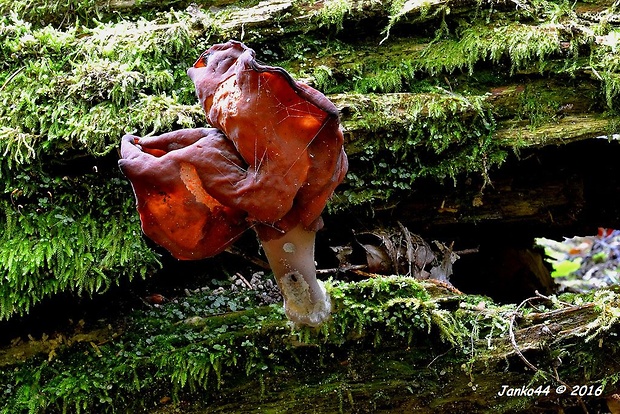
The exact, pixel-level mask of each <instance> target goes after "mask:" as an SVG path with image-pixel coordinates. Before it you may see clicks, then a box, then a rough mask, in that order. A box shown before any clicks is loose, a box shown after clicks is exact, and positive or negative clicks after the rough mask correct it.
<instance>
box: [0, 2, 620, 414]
mask: <svg viewBox="0 0 620 414" xmlns="http://www.w3.org/2000/svg"><path fill="white" fill-rule="evenodd" d="M193 3H196V4H193ZM0 10H1V11H2V17H0V40H1V42H0V45H1V46H0V56H1V57H2V60H1V62H2V63H0V100H1V102H2V105H1V106H0V190H1V192H2V197H1V198H0V224H1V226H2V231H1V232H0V319H1V320H6V319H14V318H16V317H17V316H20V315H25V314H27V313H29V312H30V311H31V310H32V309H33V308H35V307H36V306H38V305H39V304H40V303H41V302H43V301H45V300H47V299H48V298H50V297H54V296H60V295H67V294H68V295H75V296H87V295H93V294H99V293H102V292H105V291H106V290H107V289H109V288H110V287H111V286H114V285H116V284H121V285H123V284H127V283H128V282H129V281H131V280H133V279H135V278H146V277H149V276H150V275H151V274H152V273H154V272H155V270H156V269H157V268H158V267H159V266H160V262H161V260H160V259H161V257H160V256H159V255H158V254H157V253H155V252H154V251H153V250H152V249H151V248H150V247H149V246H147V244H146V243H145V241H144V240H143V239H142V238H141V234H140V228H139V222H138V217H137V214H136V213H135V209H134V206H133V196H132V194H131V189H130V186H129V183H128V182H127V181H126V180H125V179H124V178H123V177H122V176H121V174H120V172H119V171H118V169H117V166H116V161H117V154H116V148H117V146H118V140H119V137H120V136H121V135H122V134H123V133H125V132H133V133H136V134H139V135H147V134H158V133H162V132H166V131H168V130H172V129H178V128H182V127H193V126H200V125H204V122H205V120H204V116H203V114H202V113H201V109H200V107H199V106H198V105H197V104H196V99H195V96H194V92H193V90H192V86H191V82H190V81H189V80H188V79H187V78H186V74H185V70H186V68H187V67H188V66H190V65H191V64H192V63H193V62H194V61H195V59H196V57H197V56H198V54H199V53H200V52H201V51H202V50H204V49H206V47H207V46H208V45H210V44H213V43H216V42H221V41H225V40H228V39H229V38H238V39H241V40H243V41H244V42H246V43H247V44H248V45H249V46H250V47H252V48H254V49H255V50H256V51H257V57H258V58H259V59H260V60H262V61H264V62H266V63H268V64H271V65H279V66H282V67H284V68H286V69H287V70H289V71H290V72H291V73H292V74H293V75H294V76H295V77H296V78H298V79H302V80H305V81H306V82H308V83H310V84H312V85H313V86H315V87H317V88H318V89H320V90H322V91H323V92H325V93H326V94H328V96H329V97H330V98H331V99H332V100H333V101H334V102H335V103H336V104H337V105H338V107H339V109H340V110H341V115H342V120H343V124H344V128H345V132H346V137H347V143H346V145H347V151H348V153H349V154H350V165H351V168H350V173H349V175H348V178H347V180H346V182H345V184H344V185H342V186H341V187H340V188H339V190H338V191H337V193H336V195H335V196H334V198H333V200H332V202H331V204H330V208H329V215H331V218H332V219H334V221H337V220H336V219H337V218H338V217H342V216H344V215H346V216H356V217H360V218H362V219H363V218H364V217H367V218H368V221H369V222H371V220H375V218H377V217H379V216H381V218H384V219H385V217H386V216H390V218H391V219H392V220H394V219H395V218H396V219H398V220H401V221H404V222H406V223H407V224H415V225H416V228H430V227H434V228H439V227H443V228H445V227H448V226H454V227H453V228H455V229H457V230H455V231H456V232H458V233H463V232H462V231H461V229H462V227H459V226H458V225H477V226H478V225H480V223H492V224H493V225H496V223H498V222H502V223H508V222H511V221H513V222H518V223H525V222H527V223H529V222H531V221H532V220H533V221H534V222H535V223H537V224H540V223H543V222H548V221H550V222H552V223H555V224H556V225H558V226H562V225H563V224H565V223H574V222H575V221H577V220H579V219H580V217H581V216H580V214H581V212H582V211H584V210H588V203H589V201H590V200H591V197H592V194H594V195H595V196H596V197H597V198H598V199H599V200H598V204H596V205H597V206H603V205H604V204H605V202H606V198H605V197H606V192H612V193H613V191H615V190H616V189H617V180H616V181H613V179H610V178H609V177H612V178H613V177H615V176H617V170H615V169H613V163H610V162H606V161H605V162H601V163H598V164H597V163H596V162H595V163H594V164H595V165H596V168H579V166H580V165H575V162H574V159H573V158H571V159H570V160H568V161H567V162H566V164H561V165H560V164H552V165H553V168H554V171H553V174H551V173H550V174H549V175H547V174H542V173H541V174H540V175H536V174H532V175H527V174H524V175H525V176H526V178H527V180H524V179H523V176H522V175H521V173H522V172H523V171H524V170H525V171H529V169H530V167H531V166H532V165H533V161H527V160H531V158H528V157H530V156H538V154H542V152H539V151H543V150H545V151H547V152H546V153H545V154H547V155H545V159H546V160H547V161H548V160H549V158H553V154H556V151H558V152H557V153H559V151H562V149H563V148H565V147H566V144H567V143H571V145H581V144H580V143H593V142H594V141H593V139H594V138H596V137H599V136H606V137H609V138H613V137H614V136H617V134H618V133H619V132H620V131H619V122H618V110H619V108H620V101H619V96H620V47H619V45H620V42H619V40H618V39H619V35H618V33H619V31H620V17H619V14H618V6H617V4H613V2H612V1H608V0H597V1H595V2H588V3H579V2H578V3H575V4H569V3H557V2H552V1H544V0H532V1H525V2H523V1H501V2H486V3H485V2H478V1H469V0H465V1H463V0H456V1H424V2H422V1H396V0H395V1H387V2H376V1H347V0H329V1H321V2H310V1H284V0H265V1H247V2H243V3H238V2H231V1H228V0H222V1H198V2H189V1H164V2H155V1H150V0H145V1H100V0H83V1H82V0H80V1H68V2H57V1H48V0H36V1H21V0H17V1H11V2H8V1H0ZM598 141H600V140H597V142H598ZM609 145H614V143H610V144H609ZM578 148H584V147H582V146H579V147H578ZM597 151H598V150H597ZM601 153H604V154H606V155H607V154H613V153H612V152H609V153H607V152H606V151H605V150H602V151H601ZM514 154H516V155H514ZM549 154H551V155H549ZM562 154H564V155H565V153H564V152H562ZM588 154H590V153H589V152H588ZM521 155H523V160H519V161H514V163H516V164H519V165H522V166H523V168H524V170H517V171H518V172H519V173H520V174H517V175H516V176H513V177H509V176H507V175H506V174H505V173H504V170H503V169H502V168H501V167H502V166H504V165H505V164H504V162H505V161H506V159H511V160H515V159H517V158H519V156H521ZM541 157H542V155H541ZM592 159H596V160H598V159H599V158H598V157H597V156H596V155H595V156H594V157H593V158H592ZM569 161H570V162H569ZM569 164H570V168H568V167H569ZM601 170H604V172H605V174H606V177H607V178H605V179H600V178H599V176H600V171H601ZM510 171H513V170H510ZM535 171H536V172H539V171H540V170H535ZM545 172H549V171H545ZM565 172H566V174H565ZM586 172H587V173H586ZM569 173H570V174H569ZM507 174H508V175H509V174H510V172H508V173H507ZM562 174H564V175H565V176H562ZM597 174H598V175H597ZM601 180H603V181H605V180H607V181H605V182H606V183H608V184H606V185H604V186H602V185H601V184H600V181H601ZM610 180H611V182H610ZM614 186H615V187H614ZM607 201H608V200H607ZM607 204H609V203H607ZM597 210H598V209H597ZM382 212H385V213H386V214H383V215H382ZM596 214H598V216H599V217H603V219H604V220H608V221H607V222H608V223H617V215H616V214H615V210H609V209H606V208H601V209H600V211H596ZM329 219H330V217H328V220H329ZM614 220H615V221H614ZM328 229H329V227H328ZM477 229H479V227H477ZM468 234H469V233H468ZM467 277H475V275H472V276H470V275H467ZM364 283H366V284H364ZM364 283H361V284H351V285H347V284H340V282H333V283H332V293H333V294H334V295H335V297H336V300H337V301H338V303H339V304H340V308H339V311H340V312H339V313H337V314H336V315H335V317H334V320H333V321H332V323H331V324H330V325H328V326H327V327H325V328H324V329H323V330H322V331H321V332H309V331H298V330H293V331H291V330H290V327H288V326H287V325H286V323H285V321H284V319H283V315H282V313H281V311H279V308H277V307H274V308H256V307H253V306H247V307H245V305H243V306H241V305H239V304H237V305H236V306H237V307H238V309H236V311H235V312H232V311H233V309H230V308H226V310H225V311H224V314H223V315H219V316H213V315H212V313H217V312H219V311H218V310H216V309H215V308H216V307H215V306H214V305H213V303H219V302H217V301H216V298H212V297H206V298H200V301H203V302H201V303H204V302H206V303H208V304H209V305H208V307H209V309H210V310H208V311H206V313H200V312H199V311H194V310H188V309H186V307H185V305H184V304H183V302H182V301H181V302H178V303H174V304H170V305H169V306H165V307H161V308H156V309H152V310H150V311H146V312H144V313H143V314H142V315H134V316H132V321H133V322H131V323H130V326H122V327H118V328H117V327H114V329H112V330H107V331H106V329H103V330H102V331H96V332H98V333H97V334H93V335H92V336H85V337H83V338H82V339H83V340H77V339H75V338H74V340H72V339H67V340H65V339H59V338H58V337H54V338H53V340H55V341H56V342H54V343H50V342H49V341H45V340H40V339H39V344H38V346H40V347H37V346H33V348H34V349H33V350H31V351H28V352H27V351H25V350H24V354H23V356H24V358H25V357H26V356H30V355H31V354H32V353H35V354H37V355H38V356H35V357H30V358H27V360H26V361H25V362H23V363H17V362H15V361H13V362H11V359H15V358H19V355H17V354H10V355H9V354H7V353H5V354H4V355H5V356H6V358H5V359H3V361H5V363H6V364H7V365H4V366H5V368H4V369H2V373H1V375H2V378H3V379H2V382H3V385H5V384H10V387H8V388H6V387H5V388H3V389H4V390H5V391H4V392H5V394H4V395H5V397H6V400H5V402H4V406H3V408H2V410H3V412H22V411H29V412H43V411H46V412H54V411H63V410H66V411H76V412H80V411H82V412H84V411H88V409H90V408H92V407H95V408H93V409H97V410H98V409H102V410H108V411H110V412H111V411H117V412H118V411H119V410H123V409H128V407H131V408H136V409H137V408H143V409H145V410H148V409H151V408H152V407H153V405H156V404H157V402H158V401H164V402H165V401H168V400H167V398H172V399H175V398H176V399H178V401H177V402H181V401H182V402H183V404H186V403H190V402H192V401H197V402H200V403H205V402H207V403H208V404H209V405H208V408H207V410H208V411H209V410H212V411H217V410H220V411H224V410H231V409H232V407H235V409H239V410H245V409H247V406H245V407H244V406H240V403H239V400H241V399H244V400H245V401H247V402H248V403H247V404H250V403H251V404H261V405H262V406H264V407H266V408H274V409H279V408H282V409H283V410H289V411H294V410H297V411H299V410H300V407H301V408H306V407H308V406H312V404H318V401H320V403H321V404H322V405H321V407H322V409H323V408H324V409H325V410H331V411H357V412H364V411H381V410H384V411H387V410H394V409H402V410H403V411H411V410H419V411H420V412H424V410H426V411H430V410H433V411H437V410H440V411H441V410H445V411H450V412H458V411H459V410H460V411H461V412H472V411H478V412H483V411H485V410H490V408H488V406H489V404H490V402H494V403H496V405H497V406H498V407H499V409H501V410H500V411H494V412H516V411H519V410H520V409H524V408H528V407H529V408H531V407H532V406H533V404H537V405H539V406H541V407H543V408H549V409H550V410H552V409H553V408H552V407H554V406H560V407H569V406H573V405H579V404H582V402H580V401H581V400H585V403H584V404H586V405H588V407H597V404H599V405H601V404H604V402H603V401H602V400H601V398H602V397H603V396H605V395H608V394H609V393H612V392H614V391H615V390H614V387H615V386H616V384H617V374H616V373H617V372H618V367H617V366H616V365H617V364H616V362H615V360H616V359H617V358H609V356H614V357H615V356H616V355H617V349H616V346H615V345H614V343H613V341H611V339H613V338H614V337H615V335H616V334H617V331H618V329H617V321H616V318H617V316H616V315H615V313H614V312H615V311H614V309H615V308H614V306H612V305H614V304H617V298H616V293H615V292H613V291H602V292H600V293H598V294H597V296H594V295H593V296H591V297H581V298H579V297H572V298H563V299H562V300H563V301H564V302H566V303H568V304H569V305H566V304H562V303H560V302H557V301H547V300H543V299H540V298H539V299H536V301H540V302H544V303H543V305H544V306H545V309H544V312H543V311H542V310H540V309H539V310H538V311H536V313H535V314H531V312H532V310H531V309H530V308H528V307H527V306H526V307H524V308H523V309H522V310H524V311H525V310H526V308H527V309H528V312H530V313H528V312H516V311H515V309H514V308H515V307H514V305H513V306H512V307H510V306H504V307H501V306H494V305H492V304H491V302H490V301H488V300H487V299H481V298H479V297H471V296H460V295H456V294H454V293H453V292H448V291H442V290H441V289H439V290H438V289H436V288H434V287H432V286H430V285H428V284H421V285H419V284H415V285H414V284H412V283H410V282H409V281H408V280H404V279H399V278H394V279H386V281H383V280H376V281H369V282H364ZM364 289H370V292H371V293H368V292H367V294H368V295H371V296H372V295H376V296H372V297H375V298H378V297H381V298H382V299H381V300H379V301H378V302H377V303H370V304H369V299H368V297H363V294H362V293H360V292H362V291H364ZM373 289H375V290H373ZM429 291H430V292H429ZM339 295H340V296H339ZM360 295H362V296H360ZM419 295H422V297H420V296H419ZM388 296H389V299H388V298H387V297H388ZM392 299H398V300H392ZM230 301H231V303H236V302H234V299H230ZM189 302H191V300H190V301H189ZM189 302H188V303H189ZM482 302H484V303H485V305H481V303H482ZM592 304H594V305H592ZM188 306H190V307H192V306H193V307H194V308H196V306H198V305H196V304H194V305H191V303H190V304H189V305H188ZM222 306H224V305H222ZM220 310H221V309H220ZM547 311H548V312H547ZM231 312H232V313H231ZM356 312H357V313H356ZM515 312H516V313H515ZM181 314H182V315H183V317H180V316H179V315H181ZM197 314H199V317H198V318H194V316H196V315H197ZM370 314H372V315H374V316H373V317H372V318H371V317H369V316H368V315H370ZM175 315H176V316H175ZM373 318H374V319H373ZM511 318H512V319H511ZM162 320H165V321H167V322H166V323H163V324H162V322H161V321H162ZM510 320H513V321H514V322H515V325H514V326H513V327H514V332H513V333H514V341H512V342H511V341H510V338H509V337H510V335H508V334H509V331H510V329H509V328H508V327H509V326H510V325H509V324H508V322H509V321H510ZM240 321H242V322H243V323H242V322H240ZM242 325H243V326H242ZM145 326H146V327H150V328H151V329H153V333H149V332H147V331H145V328H144V327H145ZM224 326H226V327H227V328H226V329H224V328H223V327H224ZM548 331H550V332H551V334H548ZM105 332H107V334H109V336H108V337H106V338H104V336H105V335H106V334H105ZM119 335H120V336H119ZM37 339H38V338H37ZM514 343H516V344H517V346H516V347H515V345H514ZM28 344H29V346H30V345H34V342H33V341H30V342H29V343H28ZM302 344H306V345H307V344H309V345H308V346H302ZM216 345H217V346H216ZM516 349H519V350H520V352H521V353H522V354H523V355H522V356H523V358H522V357H521V356H519V354H518V352H517V351H516ZM379 351H380V352H379ZM7 352H8V351H7ZM37 352H41V353H40V354H38V353H37ZM138 352H140V354H138ZM7 355H8V356H7ZM121 358H122V359H123V363H122V364H121V363H120V362H119V359H121ZM558 358H559V359H561V360H562V362H561V363H558ZM317 359H318V360H320V361H321V364H319V366H318V367H317V368H312V367H310V368H308V366H309V365H311V362H312V363H313V362H314V361H315V360H317ZM524 359H525V360H527V361H529V362H530V363H531V364H532V365H533V366H535V367H536V368H537V369H538V371H536V373H534V372H533V371H531V370H528V369H525V368H524V366H526V365H527V364H526V363H525V361H524ZM253 364H254V365H253ZM605 364H607V365H605ZM84 367H89V368H91V369H92V370H91V371H90V372H87V371H84V370H83V369H84ZM576 367H580V368H581V369H580V370H577V369H576ZM556 370H557V373H556ZM94 373H96V375H95V374H94ZM245 374H247V375H249V378H248V379H247V380H245V379H244V378H245ZM111 378H113V380H112V379H111ZM563 382H566V383H567V384H569V385H587V386H592V387H594V388H593V390H596V389H598V387H599V386H602V387H603V388H602V389H603V391H604V393H603V395H598V396H595V395H589V396H588V397H589V398H585V399H584V398H581V400H580V399H579V398H576V397H575V398H572V397H569V396H567V395H563V396H558V395H555V394H553V390H554V389H555V388H556V387H557V386H560V385H562V383H563ZM498 383H505V384H506V385H509V386H515V387H521V386H523V385H528V384H536V385H538V384H540V385H546V384H549V385H551V390H552V392H551V393H550V394H548V395H545V396H543V395H538V396H537V398H533V397H531V396H529V397H528V396H526V397H519V398H517V397H514V398H513V397H511V398H500V396H498V395H497V393H498V392H500V391H501V389H499V388H498ZM212 385H218V386H219V387H220V390H225V392H222V391H216V390H215V389H214V388H216V387H212ZM528 386H529V385H528ZM56 390H62V392H61V393H60V394H58V393H56ZM257 390H261V391H260V392H257ZM123 395H126V397H122V396H123ZM290 395H294V396H295V397H296V400H297V401H298V402H296V403H295V402H292V403H291V402H290ZM118 396H121V397H118ZM137 396H139V397H140V398H137ZM287 396H288V397H289V400H288V401H289V402H285V401H284V399H285V398H287ZM577 397H578V396H577ZM590 397H591V398H590ZM594 397H596V398H594ZM289 404H290V406H289ZM84 407H88V409H87V408H84ZM188 409H189V408H188ZM196 409H198V408H196ZM170 410H174V409H170Z"/></svg>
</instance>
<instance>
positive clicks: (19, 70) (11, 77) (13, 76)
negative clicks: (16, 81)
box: [0, 66, 26, 92]
mask: <svg viewBox="0 0 620 414" xmlns="http://www.w3.org/2000/svg"><path fill="white" fill-rule="evenodd" d="M24 69H26V67H25V66H22V67H21V68H19V69H17V70H16V71H15V72H13V73H12V74H11V76H9V77H8V78H6V80H5V81H4V83H3V84H2V86H0V92H2V91H3V90H4V88H5V87H6V85H8V84H9V82H10V81H12V80H13V78H15V77H16V76H17V75H19V72H21V71H22V70H24Z"/></svg>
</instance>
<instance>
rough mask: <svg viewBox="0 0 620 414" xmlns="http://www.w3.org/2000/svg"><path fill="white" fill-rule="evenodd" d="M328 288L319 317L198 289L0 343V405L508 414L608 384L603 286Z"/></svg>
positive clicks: (587, 396)
mask: <svg viewBox="0 0 620 414" xmlns="http://www.w3.org/2000/svg"><path fill="white" fill-rule="evenodd" d="M328 290H329V292H330V294H331V295H332V298H333V299H334V304H335V310H336V311H335V313H334V314H333V318H332V320H331V321H329V322H328V323H327V324H326V325H324V326H322V327H321V329H320V330H312V329H298V328H292V327H291V326H289V325H288V324H287V322H286V320H285V317H284V315H283V312H282V310H281V308H280V306H279V305H277V306H271V307H266V308H261V307H258V308H257V307H254V305H253V304H252V300H253V299H252V298H253V297H254V296H253V295H254V293H253V292H248V291H246V292H242V293H241V294H231V293H229V294H224V295H222V294H221V293H220V294H218V295H215V294H214V293H212V292H208V293H203V294H201V295H195V296H189V297H186V298H179V299H177V300H174V301H173V302H170V303H168V304H164V305H162V306H160V307H156V308H151V309H149V310H145V311H141V312H136V313H134V314H133V315H132V316H131V319H130V320H129V321H128V323H127V324H126V325H125V327H124V328H122V330H118V329H111V328H104V329H99V330H95V331H93V332H92V333H90V334H89V333H83V332H80V333H79V334H78V335H75V336H71V335H67V336H66V337H54V338H44V339H42V340H40V341H34V340H33V341H29V342H26V343H25V344H24V345H22V347H23V348H24V349H29V350H31V349H32V348H34V347H35V346H37V344H42V343H48V344H49V346H48V347H44V346H41V345H38V346H39V352H41V353H42V355H40V356H38V357H30V358H28V359H27V360H26V361H25V362H16V361H14V360H13V362H11V361H10V360H8V359H7V358H5V356H6V353H7V351H2V356H3V358H0V360H2V361H3V362H2V367H0V378H1V379H2V381H3V383H5V384H11V385H10V386H9V387H8V388H5V391H4V399H3V401H2V404H1V405H0V412H6V413H9V412H10V413H15V412H21V411H23V410H25V409H26V408H27V407H29V409H30V412H60V411H63V410H65V409H66V410H68V411H70V412H101V413H105V412H118V411H119V410H122V411H125V410H129V411H133V412H135V410H137V409H143V410H148V411H150V412H153V413H159V412H162V413H165V412H171V411H172V412H174V410H173V409H172V410H171V408H170V407H167V404H169V403H170V402H171V401H176V404H180V406H181V407H183V412H187V413H189V412H195V413H198V412H246V411H253V410H254V409H256V407H261V410H269V409H273V410H275V411H277V412H300V411H307V410H308V409H312V410H315V411H319V412H390V411H391V412H394V411H398V412H405V411H410V410H415V411H416V412H431V411H434V412H437V411H440V412H455V413H457V412H458V413H466V412H480V413H482V412H489V413H490V412H493V413H509V412H517V411H522V410H526V409H530V408H533V407H537V408H538V409H550V410H551V409H553V407H563V408H565V409H568V408H570V407H574V406H588V407H598V406H600V405H601V404H604V401H605V400H604V398H605V397H606V396H608V395H610V394H612V393H614V392H615V390H616V389H617V386H618V379H619V378H618V374H617V373H618V372H620V366H618V364H617V362H616V361H617V359H618V358H617V354H618V347H617V344H616V342H617V341H616V339H615V338H616V335H617V334H618V321H619V319H620V315H619V314H618V312H617V307H618V301H619V300H620V299H619V297H618V294H617V293H616V292H614V291H613V290H604V291H600V292H597V293H595V294H592V295H585V296H583V295H582V296H578V295H572V296H569V295H564V296H561V297H544V296H535V297H533V298H531V299H529V300H528V301H527V302H524V303H522V304H521V305H520V306H518V307H517V306H515V305H507V306H497V305H495V304H493V302H492V301H491V300H490V299H488V298H484V297H480V296H469V295H462V294H459V293H458V292H455V291H454V290H450V289H446V288H445V287H443V286H442V285H438V284H435V283H430V282H420V281H416V280H414V279H411V278H404V277H377V278H375V279H369V280H365V281H361V282H355V283H342V282H335V281H334V282H331V283H330V284H328ZM13 352H14V351H13ZM24 352H26V351H24ZM30 352H32V351H30ZM23 356H24V358H25V357H26V356H27V355H23ZM528 367H529V368H528ZM502 385H506V386H507V387H509V388H510V389H511V390H513V391H508V394H507V395H506V392H507V389H504V388H503V387H502ZM562 387H567V389H566V391H565V392H564V391H562V390H563V388H562ZM582 387H584V388H582ZM521 388H525V389H531V390H533V391H532V392H531V393H528V394H529V395H528V394H525V395H515V394H514V392H516V391H514V390H516V389H521ZM536 390H538V391H536ZM573 390H577V391H575V392H574V393H573ZM580 390H581V391H580ZM584 390H585V391H584ZM535 391H536V392H535ZM571 393H573V394H571ZM158 406H159V407H160V408H157V407H158Z"/></svg>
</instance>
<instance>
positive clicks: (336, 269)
mask: <svg viewBox="0 0 620 414" xmlns="http://www.w3.org/2000/svg"><path fill="white" fill-rule="evenodd" d="M367 267H368V266H366V265H348V266H341V267H332V268H331V269H317V270H316V274H317V275H326V274H328V273H338V272H348V271H350V270H361V269H366V268H367Z"/></svg>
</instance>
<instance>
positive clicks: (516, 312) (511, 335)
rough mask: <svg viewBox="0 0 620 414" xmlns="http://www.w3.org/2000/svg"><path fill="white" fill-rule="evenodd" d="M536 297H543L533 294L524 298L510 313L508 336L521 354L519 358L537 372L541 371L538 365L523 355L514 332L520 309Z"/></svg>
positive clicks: (516, 351) (516, 350)
mask: <svg viewBox="0 0 620 414" xmlns="http://www.w3.org/2000/svg"><path fill="white" fill-rule="evenodd" d="M536 293H538V292H536ZM535 299H542V298H541V297H540V296H533V297H531V298H527V299H525V300H523V302H521V303H520V304H519V306H517V308H516V309H515V310H514V312H512V314H511V315H510V323H509V325H508V336H509V338H510V343H511V344H512V348H513V349H514V350H515V353H516V354H517V355H518V356H519V358H521V360H522V361H523V363H524V364H525V365H527V366H528V367H529V368H530V369H532V370H533V371H534V372H537V371H539V368H538V367H536V366H535V365H534V364H532V363H531V362H530V361H528V360H527V358H526V357H525V356H524V355H523V353H522V352H521V350H520V349H519V345H517V340H516V338H515V332H514V324H515V319H516V318H517V315H519V309H521V308H522V307H524V306H525V304H526V303H529V302H530V301H532V300H535Z"/></svg>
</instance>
